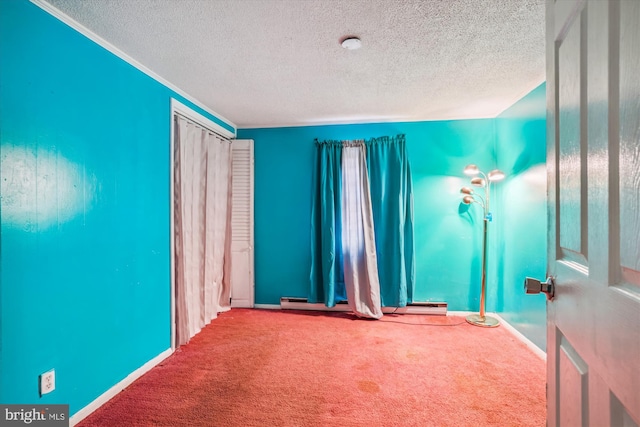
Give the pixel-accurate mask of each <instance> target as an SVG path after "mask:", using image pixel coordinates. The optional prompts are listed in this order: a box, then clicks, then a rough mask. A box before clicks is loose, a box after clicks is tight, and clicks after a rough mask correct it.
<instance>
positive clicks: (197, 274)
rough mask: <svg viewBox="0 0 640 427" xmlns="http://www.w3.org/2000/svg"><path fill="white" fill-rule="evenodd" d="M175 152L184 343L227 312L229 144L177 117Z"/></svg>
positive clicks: (179, 335)
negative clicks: (223, 312) (221, 313)
mask: <svg viewBox="0 0 640 427" xmlns="http://www.w3.org/2000/svg"><path fill="white" fill-rule="evenodd" d="M174 149H175V166H174V167H175V173H174V178H175V182H174V197H175V200H174V203H175V208H174V215H175V228H174V230H175V256H176V260H175V261H176V262H175V266H176V272H175V273H176V274H175V292H176V295H175V298H176V345H182V344H184V343H186V342H188V341H189V339H190V338H191V337H193V336H194V335H195V334H197V333H198V332H199V331H200V329H202V327H204V326H205V325H206V324H208V323H209V322H210V321H211V319H213V318H215V317H216V316H217V314H218V313H219V312H221V311H225V310H228V309H229V292H230V286H229V275H228V274H226V275H225V269H227V268H228V265H225V264H228V263H229V259H230V258H229V257H225V255H226V254H227V253H228V251H227V248H228V247H229V240H230V239H229V233H230V208H229V206H230V204H229V196H230V188H231V144H230V143H229V141H227V140H225V139H223V138H221V137H219V136H218V135H216V134H214V133H212V132H210V131H208V130H206V129H203V128H202V127H200V126H198V125H197V124H194V123H191V122H190V121H188V120H186V119H184V118H182V117H180V116H176V117H175V147H174ZM225 261H226V262H225Z"/></svg>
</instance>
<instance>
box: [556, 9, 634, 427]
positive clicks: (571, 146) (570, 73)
mask: <svg viewBox="0 0 640 427" xmlns="http://www.w3.org/2000/svg"><path fill="white" fill-rule="evenodd" d="M546 49H547V94H548V96H547V111H548V116H547V141H548V151H547V162H548V170H549V181H548V182H549V187H548V197H549V203H548V206H549V241H548V243H549V257H548V274H549V275H550V276H551V277H554V278H555V284H556V289H555V291H556V294H555V298H554V299H553V300H551V301H550V302H549V303H548V306H547V313H548V319H547V328H548V330H547V365H548V371H547V382H548V384H547V386H548V395H547V400H548V402H547V405H548V412H547V420H548V425H549V426H563V427H565V426H566V427H575V426H637V425H638V424H640V1H638V0H622V1H611V2H609V1H604V0H594V1H586V0H582V1H580V0H547V48H546Z"/></svg>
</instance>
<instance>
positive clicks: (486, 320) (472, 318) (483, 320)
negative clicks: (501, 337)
mask: <svg viewBox="0 0 640 427" xmlns="http://www.w3.org/2000/svg"><path fill="white" fill-rule="evenodd" d="M467 322H469V323H471V324H472V325H475V326H482V327H485V328H496V327H498V326H500V322H499V321H498V319H496V318H493V317H491V316H480V315H479V314H470V315H468V316H467Z"/></svg>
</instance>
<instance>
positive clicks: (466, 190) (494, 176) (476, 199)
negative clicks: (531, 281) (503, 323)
mask: <svg viewBox="0 0 640 427" xmlns="http://www.w3.org/2000/svg"><path fill="white" fill-rule="evenodd" d="M464 173H465V175H469V176H473V178H471V185H474V186H476V187H482V188H484V197H482V195H480V194H478V193H476V192H474V191H473V189H472V188H470V187H462V188H461V189H460V192H461V193H462V194H463V196H462V203H464V204H466V205H470V204H471V203H477V204H479V205H480V206H482V212H483V214H484V218H483V220H482V224H483V227H482V228H483V230H482V287H481V291H480V313H479V314H470V315H469V316H467V322H469V323H471V324H472V325H476V326H484V327H488V328H495V327H496V326H499V325H500V322H499V321H498V319H496V318H494V317H491V316H486V315H485V313H484V306H485V299H486V294H487V226H488V224H489V222H490V221H491V219H492V217H491V212H489V198H490V196H491V183H492V182H496V181H500V180H502V179H504V176H505V175H504V172H502V171H500V170H498V169H494V170H492V171H491V172H489V173H488V174H486V175H485V174H484V172H482V171H481V170H480V169H478V166H476V165H467V166H466V167H465V168H464ZM477 175H480V176H477Z"/></svg>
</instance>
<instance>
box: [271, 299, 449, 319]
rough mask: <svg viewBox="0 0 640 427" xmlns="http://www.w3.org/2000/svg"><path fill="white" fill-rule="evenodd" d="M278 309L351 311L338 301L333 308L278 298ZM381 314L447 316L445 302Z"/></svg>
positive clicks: (385, 309) (418, 304)
mask: <svg viewBox="0 0 640 427" xmlns="http://www.w3.org/2000/svg"><path fill="white" fill-rule="evenodd" d="M280 308H282V309H283V310H316V311H351V310H350V309H349V306H348V305H347V302H346V301H340V302H339V303H337V304H336V305H335V306H333V307H327V306H326V305H324V304H322V303H313V304H312V303H309V302H307V299H306V298H292V297H282V298H280ZM382 312H383V313H386V314H389V313H395V314H434V315H441V316H446V315H447V303H446V302H412V303H411V304H407V306H406V307H398V308H396V307H382Z"/></svg>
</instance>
